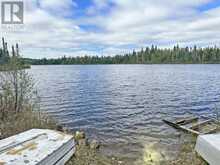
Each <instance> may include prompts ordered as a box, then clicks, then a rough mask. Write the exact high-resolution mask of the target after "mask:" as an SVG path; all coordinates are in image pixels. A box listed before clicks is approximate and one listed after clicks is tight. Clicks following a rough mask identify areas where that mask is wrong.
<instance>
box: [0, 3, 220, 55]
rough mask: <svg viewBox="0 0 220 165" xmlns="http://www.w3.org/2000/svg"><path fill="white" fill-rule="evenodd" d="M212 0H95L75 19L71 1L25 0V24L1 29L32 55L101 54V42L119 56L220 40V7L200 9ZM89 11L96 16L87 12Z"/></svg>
mask: <svg viewBox="0 0 220 165" xmlns="http://www.w3.org/2000/svg"><path fill="white" fill-rule="evenodd" d="M211 1H212V0H191V1H186V0H177V1H174V0H136V1H134V0H108V1H107V0H94V3H93V5H92V6H90V7H89V8H87V9H86V10H85V15H84V17H80V18H78V19H70V18H67V17H66V16H69V15H72V14H74V13H75V12H76V11H75V10H77V8H78V9H79V8H80V6H77V4H76V3H75V2H74V1H72V0H62V1H60V0H25V6H26V10H25V24H24V25H23V27H22V28H15V29H12V30H9V29H8V28H5V27H3V26H2V27H1V29H0V34H1V35H2V36H5V37H6V38H7V40H8V41H9V42H11V43H14V42H19V43H21V45H22V52H23V54H24V56H25V57H33V58H41V57H50V58H51V57H59V56H62V55H64V54H66V55H73V56H74V55H75V56H76V55H84V54H88V55H95V54H102V52H100V50H99V49H97V50H95V48H96V47H103V53H104V55H114V54H120V53H124V52H128V50H129V46H128V45H134V48H140V47H142V46H144V45H150V44H158V45H160V46H162V47H165V46H168V47H169V46H170V45H173V44H174V43H179V44H180V45H182V46H186V45H188V44H189V45H193V44H199V45H201V46H205V45H207V46H209V45H214V44H217V42H220V39H219V38H220V31H219V29H220V8H215V9H210V10H207V11H203V12H201V11H199V10H198V9H197V7H199V6H201V5H205V4H206V3H208V2H211ZM110 3H113V4H114V7H112V9H111V10H110V12H109V13H105V14H104V15H103V14H100V12H97V11H98V10H103V9H106V8H109V7H110ZM73 9H74V10H73ZM89 10H91V11H90V12H91V13H92V15H89V16H88V15H86V12H88V11H89ZM92 10H93V11H92ZM80 25H86V26H94V27H97V28H99V29H100V30H99V31H92V30H87V29H83V28H81V27H80ZM130 49H131V50H132V47H130Z"/></svg>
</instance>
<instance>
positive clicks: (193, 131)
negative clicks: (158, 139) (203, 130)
mask: <svg viewBox="0 0 220 165" xmlns="http://www.w3.org/2000/svg"><path fill="white" fill-rule="evenodd" d="M163 121H164V122H165V123H167V124H168V125H170V126H172V127H174V128H176V129H180V130H182V131H185V132H189V133H192V134H195V135H199V134H200V133H199V132H198V131H195V130H192V129H189V128H187V127H185V126H182V125H179V124H176V123H175V122H171V121H168V120H163Z"/></svg>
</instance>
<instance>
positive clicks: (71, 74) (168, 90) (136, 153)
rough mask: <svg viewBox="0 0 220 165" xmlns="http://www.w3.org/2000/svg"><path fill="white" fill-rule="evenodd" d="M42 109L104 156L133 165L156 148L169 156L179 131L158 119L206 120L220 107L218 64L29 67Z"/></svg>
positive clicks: (177, 138) (175, 143)
mask: <svg viewBox="0 0 220 165" xmlns="http://www.w3.org/2000/svg"><path fill="white" fill-rule="evenodd" d="M30 72H31V73H32V74H33V76H34V78H35V79H36V81H37V87H38V89H39V95H40V97H41V105H42V109H43V110H45V111H46V112H48V113H49V114H50V115H52V116H53V117H55V118H56V119H57V120H58V121H59V122H60V123H61V124H63V125H65V126H68V127H69V128H71V129H72V130H73V131H75V130H83V131H85V132H86V133H87V134H88V135H89V137H90V138H95V139H98V140H100V141H101V142H102V144H103V145H104V147H103V152H104V153H105V154H107V155H119V156H120V157H122V158H125V159H131V161H130V162H134V161H135V160H136V159H139V158H140V157H141V156H142V155H143V152H142V150H143V148H144V147H145V146H148V145H151V144H157V145H158V146H159V147H160V149H161V150H166V153H168V155H171V154H173V153H175V152H176V151H175V147H174V146H176V145H177V144H178V143H179V132H177V131H176V130H174V129H173V128H171V127H169V126H167V125H165V124H164V123H163V122H162V119H164V118H179V117H184V116H187V115H190V114H194V115H199V116H202V115H204V116H212V115H213V110H214V107H215V105H218V103H219V102H220V65H85V66H81V65H76V66H71V65H70V66H32V69H31V70H30Z"/></svg>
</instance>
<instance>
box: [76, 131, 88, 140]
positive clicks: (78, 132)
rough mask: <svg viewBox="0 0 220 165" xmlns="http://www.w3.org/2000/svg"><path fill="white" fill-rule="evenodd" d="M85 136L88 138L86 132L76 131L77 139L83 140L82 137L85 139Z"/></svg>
mask: <svg viewBox="0 0 220 165" xmlns="http://www.w3.org/2000/svg"><path fill="white" fill-rule="evenodd" d="M85 138H86V134H85V132H82V131H76V133H75V140H81V139H85Z"/></svg>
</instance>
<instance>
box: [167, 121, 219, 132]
mask: <svg viewBox="0 0 220 165" xmlns="http://www.w3.org/2000/svg"><path fill="white" fill-rule="evenodd" d="M163 121H164V122H165V123H166V124H168V125H170V126H172V127H174V128H176V129H179V130H182V131H185V132H188V133H192V134H195V135H204V134H210V133H214V132H217V130H219V123H218V122H217V121H216V120H214V119H208V120H199V118H198V117H188V118H184V119H180V120H177V121H169V120H163Z"/></svg>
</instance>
